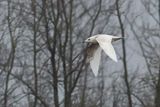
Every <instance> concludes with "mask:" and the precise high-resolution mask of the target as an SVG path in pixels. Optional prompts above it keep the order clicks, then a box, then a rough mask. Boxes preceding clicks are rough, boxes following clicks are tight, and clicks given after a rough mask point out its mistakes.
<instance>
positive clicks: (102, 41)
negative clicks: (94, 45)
mask: <svg viewBox="0 0 160 107" xmlns="http://www.w3.org/2000/svg"><path fill="white" fill-rule="evenodd" d="M96 40H97V42H98V43H99V46H100V47H101V48H102V49H103V50H104V52H105V53H106V54H107V55H108V56H109V57H110V58H111V59H113V60H114V61H115V62H117V56H116V53H115V50H114V48H113V46H112V44H111V42H112V37H111V36H106V35H100V36H97V38H96Z"/></svg>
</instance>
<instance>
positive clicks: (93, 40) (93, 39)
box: [85, 36, 97, 43]
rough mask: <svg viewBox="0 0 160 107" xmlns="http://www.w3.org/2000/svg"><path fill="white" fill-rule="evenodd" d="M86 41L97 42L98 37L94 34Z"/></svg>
mask: <svg viewBox="0 0 160 107" xmlns="http://www.w3.org/2000/svg"><path fill="white" fill-rule="evenodd" d="M85 42H88V43H89V42H97V41H96V37H95V36H92V37H89V38H87V39H86V40H85Z"/></svg>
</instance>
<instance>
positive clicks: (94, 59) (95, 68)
mask: <svg viewBox="0 0 160 107" xmlns="http://www.w3.org/2000/svg"><path fill="white" fill-rule="evenodd" d="M101 51H102V49H101V48H100V47H99V48H97V50H96V51H95V52H94V54H93V57H92V60H90V66H91V69H92V71H93V73H94V75H95V76H97V75H98V69H99V64H100V60H101Z"/></svg>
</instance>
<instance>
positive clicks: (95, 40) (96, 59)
mask: <svg viewBox="0 0 160 107" xmlns="http://www.w3.org/2000/svg"><path fill="white" fill-rule="evenodd" d="M121 38H122V37H117V36H112V35H106V34H97V35H94V36H91V37H89V38H87V39H86V40H85V42H87V43H90V46H89V47H87V59H88V61H89V62H90V66H91V69H92V71H93V73H94V75H95V76H97V75H98V69H99V64H100V59H101V51H102V50H103V51H104V52H105V53H106V54H107V55H108V56H109V57H110V58H111V59H112V60H114V61H115V62H117V56H116V53H115V50H114V48H113V46H112V42H114V41H117V40H119V39H121Z"/></svg>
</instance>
